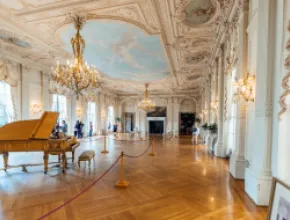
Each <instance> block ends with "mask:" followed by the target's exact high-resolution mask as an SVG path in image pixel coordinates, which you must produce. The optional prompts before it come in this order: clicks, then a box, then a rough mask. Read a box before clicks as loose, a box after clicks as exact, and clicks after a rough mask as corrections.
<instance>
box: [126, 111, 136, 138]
mask: <svg viewBox="0 0 290 220" xmlns="http://www.w3.org/2000/svg"><path fill="white" fill-rule="evenodd" d="M134 116H135V114H134V113H128V112H126V113H125V132H126V133H130V132H132V131H134V127H135V117H134Z"/></svg>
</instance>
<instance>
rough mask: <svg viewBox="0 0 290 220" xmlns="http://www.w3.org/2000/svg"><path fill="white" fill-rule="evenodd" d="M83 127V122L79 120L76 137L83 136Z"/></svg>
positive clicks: (80, 137)
mask: <svg viewBox="0 0 290 220" xmlns="http://www.w3.org/2000/svg"><path fill="white" fill-rule="evenodd" d="M83 127H84V124H83V123H82V122H81V121H80V122H79V124H78V139H82V138H83Z"/></svg>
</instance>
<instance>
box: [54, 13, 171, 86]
mask: <svg viewBox="0 0 290 220" xmlns="http://www.w3.org/2000/svg"><path fill="white" fill-rule="evenodd" d="M103 30H106V31H103ZM74 32H75V30H74V28H73V25H72V24H69V25H66V26H65V27H63V28H62V29H61V30H60V32H59V33H60V37H61V39H62V41H63V42H64V49H65V50H66V51H68V52H71V47H70V40H71V37H72V36H73V35H74ZM82 35H83V37H84V38H85V39H86V44H87V49H86V50H85V52H84V58H85V59H86V60H87V61H88V63H90V64H93V65H95V66H96V68H97V70H98V71H99V72H101V73H104V74H105V75H107V76H109V77H110V78H112V79H118V80H126V81H134V82H138V83H141V82H142V83H144V82H145V83H148V82H152V81H157V80H161V79H163V78H166V77H169V76H172V74H171V72H170V66H169V63H168V60H167V56H166V53H165V50H164V47H163V45H162V43H161V40H160V38H159V36H157V35H153V36H151V35H148V34H147V33H145V32H144V31H143V30H142V29H140V28H138V27H137V26H135V25H132V24H129V23H126V22H122V21H113V20H106V19H100V20H89V21H88V22H87V23H86V26H85V27H84V29H83V30H82Z"/></svg>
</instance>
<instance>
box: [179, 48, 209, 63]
mask: <svg viewBox="0 0 290 220" xmlns="http://www.w3.org/2000/svg"><path fill="white" fill-rule="evenodd" d="M208 56H209V52H207V51H202V52H196V53H193V54H190V55H188V56H186V57H185V59H184V63H185V64H186V65H196V64H200V63H202V62H204V61H206V60H207V58H208Z"/></svg>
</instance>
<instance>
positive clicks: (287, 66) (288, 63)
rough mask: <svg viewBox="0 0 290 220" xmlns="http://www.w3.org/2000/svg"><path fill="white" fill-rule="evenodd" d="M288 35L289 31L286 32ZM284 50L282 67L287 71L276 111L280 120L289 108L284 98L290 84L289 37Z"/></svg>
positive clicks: (289, 22)
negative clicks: (285, 55) (278, 108)
mask: <svg viewBox="0 0 290 220" xmlns="http://www.w3.org/2000/svg"><path fill="white" fill-rule="evenodd" d="M288 32H290V20H289V21H288ZM288 36H289V33H288ZM286 51H287V57H286V59H285V62H284V67H285V69H286V70H287V71H288V73H287V74H286V75H285V76H284V77H283V79H282V83H281V84H282V88H283V92H282V95H281V96H280V99H279V104H280V107H281V110H280V112H279V113H278V119H279V120H281V119H282V115H283V114H285V113H286V112H287V111H288V110H289V107H290V105H289V103H286V99H287V97H288V96H289V94H290V85H289V81H290V39H288V41H287V43H286Z"/></svg>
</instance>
